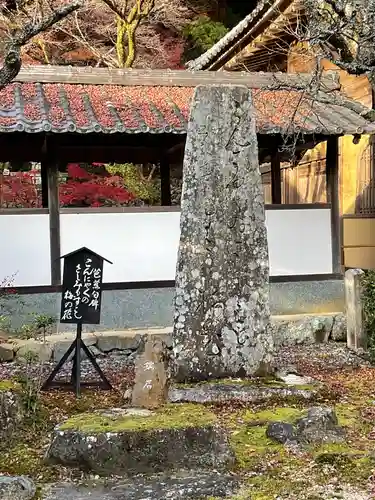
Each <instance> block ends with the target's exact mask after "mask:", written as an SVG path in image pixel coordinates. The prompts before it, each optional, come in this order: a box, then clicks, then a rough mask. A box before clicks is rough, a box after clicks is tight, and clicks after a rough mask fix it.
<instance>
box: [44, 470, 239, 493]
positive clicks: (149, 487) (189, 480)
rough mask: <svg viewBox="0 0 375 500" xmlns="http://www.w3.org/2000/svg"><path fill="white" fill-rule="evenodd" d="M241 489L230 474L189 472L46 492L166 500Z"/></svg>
mask: <svg viewBox="0 0 375 500" xmlns="http://www.w3.org/2000/svg"><path fill="white" fill-rule="evenodd" d="M238 489H239V481H238V479H237V478H236V477H235V476H233V475H229V474H217V473H211V474H201V473H195V474H194V473H193V474H192V473H186V474H180V475H177V476H176V475H173V476H170V475H169V476H152V477H143V476H140V477H135V478H134V479H132V480H131V481H126V482H122V483H117V484H114V485H109V486H107V487H102V486H98V487H91V488H87V487H86V488H85V487H78V486H75V485H69V484H61V485H57V486H53V487H52V488H49V490H46V491H44V494H43V496H42V498H43V499H44V500H125V499H126V500H167V499H171V500H174V499H176V500H177V499H181V500H184V499H194V500H196V499H197V498H205V497H215V498H228V497H231V496H232V495H233V494H234V493H235V492H236V491H237V490H238Z"/></svg>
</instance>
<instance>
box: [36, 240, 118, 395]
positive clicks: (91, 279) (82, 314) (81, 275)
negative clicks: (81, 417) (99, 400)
mask: <svg viewBox="0 0 375 500" xmlns="http://www.w3.org/2000/svg"><path fill="white" fill-rule="evenodd" d="M61 258H62V259H65V260H64V274H63V284H62V297H61V311H60V322H61V323H73V324H76V325H77V335H76V339H75V340H74V342H73V343H72V345H71V346H70V347H69V349H68V350H67V352H66V353H65V354H64V356H63V357H62V358H61V360H60V362H59V363H58V364H57V366H56V368H55V369H54V370H53V372H52V373H51V375H50V376H49V377H48V379H47V380H46V382H45V383H44V385H43V387H42V389H43V390H46V389H49V388H51V387H67V388H74V389H75V392H76V395H77V396H79V394H80V388H81V385H86V386H93V385H98V384H97V383H85V384H81V349H82V350H83V351H84V353H85V354H86V357H87V358H88V360H89V361H90V362H91V364H92V365H93V367H94V369H95V371H96V372H97V373H98V375H99V376H100V378H101V379H102V382H101V384H99V385H100V386H101V387H103V388H104V389H111V388H112V387H111V384H110V383H109V382H108V380H107V379H106V377H105V375H104V373H103V372H102V370H101V369H100V367H99V365H98V364H97V362H96V360H95V358H94V356H93V355H92V353H91V351H90V350H89V349H88V348H87V346H86V345H85V343H84V342H83V340H82V325H84V324H92V325H95V324H99V323H100V307H101V299H102V282H103V263H104V261H106V262H108V263H109V264H112V262H110V261H109V260H107V259H105V258H104V257H101V256H100V255H98V254H97V253H95V252H93V251H92V250H89V249H88V248H86V247H82V248H80V249H78V250H75V251H74V252H71V253H69V254H67V255H63V256H62V257H61ZM72 353H74V354H73V368H72V375H71V381H70V383H68V384H66V383H63V382H57V381H54V379H55V377H56V375H57V373H58V372H59V371H60V370H61V368H62V367H63V365H64V364H65V363H66V362H67V361H68V359H69V357H70V355H71V354H72Z"/></svg>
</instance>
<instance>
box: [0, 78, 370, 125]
mask: <svg viewBox="0 0 375 500" xmlns="http://www.w3.org/2000/svg"><path fill="white" fill-rule="evenodd" d="M219 73H220V72H219ZM219 73H218V75H219ZM208 74H210V75H212V73H210V72H209V73H208ZM265 75H267V74H265ZM267 78H268V77H267ZM267 78H266V79H267ZM130 80H131V78H130V77H129V81H130ZM124 81H125V82H126V78H125V79H124ZM136 81H138V80H136ZM156 81H157V80H156ZM158 81H159V82H160V81H161V80H160V79H159V80H158ZM212 83H214V82H212ZM281 88H284V87H281ZM251 91H252V93H253V98H254V104H255V108H256V121H257V129H258V133H260V134H270V133H291V132H296V131H301V132H305V133H310V134H311V133H325V134H333V135H340V134H354V133H363V132H373V131H375V123H372V122H370V121H369V120H367V119H365V117H364V114H365V113H366V112H367V113H368V112H369V111H370V110H368V109H367V108H365V107H363V106H361V105H360V104H357V103H355V102H353V101H349V100H348V99H347V98H345V97H343V96H342V95H341V94H339V93H337V92H334V91H332V92H329V93H327V94H324V93H322V92H320V93H317V94H316V96H315V97H314V99H311V98H308V97H307V94H306V92H300V91H298V90H291V91H289V90H285V89H284V90H270V89H269V88H262V89H256V88H252V89H251ZM193 92H194V87H192V86H186V85H185V86H184V85H180V86H177V85H173V82H171V85H170V86H168V85H167V84H165V83H164V84H162V85H156V86H150V85H129V84H128V85H126V84H125V85H119V84H116V85H114V84H113V85H108V84H84V85H83V84H78V83H75V84H72V83H34V82H25V81H23V82H16V83H12V84H11V85H9V86H7V87H6V88H5V89H3V90H2V91H0V133H5V132H28V133H36V132H54V133H64V132H65V133H66V132H75V133H80V134H88V133H108V134H112V133H116V132H122V133H129V134H131V133H153V134H161V133H174V134H185V133H186V129H187V121H188V117H189V109H190V103H191V99H192V96H193ZM333 95H335V96H336V97H335V98H334V97H333Z"/></svg>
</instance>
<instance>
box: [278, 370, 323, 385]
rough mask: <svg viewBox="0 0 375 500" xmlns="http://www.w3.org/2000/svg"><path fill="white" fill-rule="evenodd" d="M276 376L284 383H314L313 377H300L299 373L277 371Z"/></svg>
mask: <svg viewBox="0 0 375 500" xmlns="http://www.w3.org/2000/svg"><path fill="white" fill-rule="evenodd" d="M277 377H278V378H279V379H280V380H281V381H282V382H284V384H286V385H291V386H295V385H308V384H313V383H315V381H314V379H313V378H311V377H301V376H300V375H296V374H294V373H285V374H284V373H279V374H278V375H277Z"/></svg>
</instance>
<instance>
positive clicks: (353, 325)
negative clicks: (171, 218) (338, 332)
mask: <svg viewBox="0 0 375 500" xmlns="http://www.w3.org/2000/svg"><path fill="white" fill-rule="evenodd" d="M363 275H364V271H362V269H348V270H347V271H346V273H345V307H346V321H347V346H348V348H349V349H352V350H353V351H358V349H364V350H366V349H367V338H366V332H365V325H364V320H363V303H362V285H361V280H362V277H363Z"/></svg>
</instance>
